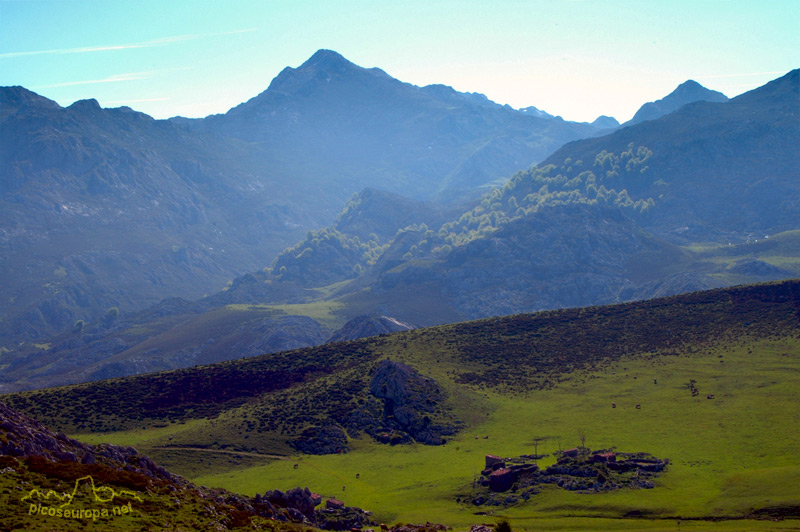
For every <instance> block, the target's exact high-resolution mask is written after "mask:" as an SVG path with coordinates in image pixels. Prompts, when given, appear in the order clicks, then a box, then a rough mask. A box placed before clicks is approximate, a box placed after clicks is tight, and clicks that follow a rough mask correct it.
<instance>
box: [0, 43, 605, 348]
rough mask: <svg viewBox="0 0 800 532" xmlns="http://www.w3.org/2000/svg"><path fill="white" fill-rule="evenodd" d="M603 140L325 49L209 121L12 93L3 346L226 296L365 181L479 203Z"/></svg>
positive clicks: (3, 240) (0, 235) (2, 119)
mask: <svg viewBox="0 0 800 532" xmlns="http://www.w3.org/2000/svg"><path fill="white" fill-rule="evenodd" d="M593 131H595V128H594V127H592V126H591V125H588V124H577V123H571V122H564V121H563V120H554V119H549V118H541V117H532V116H526V115H525V114H524V113H521V112H519V111H515V110H513V109H511V108H509V107H506V106H500V105H497V104H495V103H494V102H491V101H489V100H488V99H486V98H485V97H484V96H482V95H478V94H469V93H459V92H456V91H455V90H453V89H451V88H449V87H445V86H443V85H435V86H429V87H416V86H413V85H410V84H407V83H403V82H401V81H398V80H396V79H394V78H392V77H390V76H389V75H387V74H386V73H385V72H383V71H382V70H380V69H377V68H369V69H367V68H361V67H359V66H357V65H354V64H353V63H351V62H349V61H347V60H346V59H345V58H343V57H342V56H341V55H339V54H337V53H336V52H332V51H327V50H321V51H319V52H317V53H316V54H314V55H313V56H312V57H311V58H310V59H309V60H308V61H306V62H305V63H304V64H303V65H301V66H300V67H298V68H288V67H287V68H286V69H285V70H284V71H283V72H281V73H280V74H279V75H278V76H277V77H276V78H275V79H274V80H273V81H272V83H271V84H270V86H269V88H268V89H267V90H266V91H264V92H263V93H262V94H260V95H258V96H256V97H254V98H253V99H251V100H250V101H248V102H245V103H243V104H241V105H239V106H237V107H235V108H233V109H231V110H230V111H229V112H228V113H226V114H224V115H216V116H210V117H207V118H205V119H196V120H189V119H185V118H175V119H170V120H154V119H152V118H151V117H149V116H147V115H144V114H142V113H138V112H135V111H132V110H131V109H129V108H126V107H121V108H117V109H103V108H101V107H100V106H99V104H98V103H97V101H95V100H84V101H79V102H75V103H74V104H73V105H71V106H69V107H67V108H62V107H61V106H59V105H58V104H56V103H55V102H53V101H50V100H48V99H46V98H43V97H41V96H39V95H37V94H35V93H32V92H30V91H28V90H26V89H24V88H22V87H5V88H2V89H0V138H2V142H0V175H2V179H0V252H1V253H0V275H2V278H3V279H4V280H7V281H8V282H5V283H3V286H2V287H0V317H2V319H3V323H4V325H3V328H2V330H0V349H5V348H7V346H11V345H18V343H19V342H20V341H34V340H36V339H40V338H43V337H45V336H48V335H50V334H53V333H55V332H58V331H63V330H65V329H68V328H71V327H73V326H74V325H76V324H77V323H78V322H79V321H80V320H84V321H86V320H95V319H98V318H100V317H102V316H103V315H104V314H105V313H106V312H107V311H108V310H109V309H111V308H119V309H121V310H122V311H124V312H130V311H134V310H139V309H142V308H146V307H148V306H150V305H152V304H155V303H157V302H158V301H159V300H161V299H163V298H164V297H172V296H179V297H184V298H192V299H194V298H197V297H201V296H202V295H204V294H207V293H214V292H216V291H217V290H219V289H220V288H221V287H222V286H224V285H225V283H226V282H228V281H230V280H231V279H232V278H234V277H236V276H238V275H241V274H243V273H245V272H247V271H255V270H257V269H259V268H262V267H264V266H267V265H269V264H270V263H271V261H272V260H273V258H274V257H275V256H276V255H277V254H278V253H279V252H280V251H281V250H283V249H285V248H286V246H288V245H291V244H292V243H294V242H296V241H297V240H298V239H299V238H300V237H301V236H302V235H303V234H304V233H305V232H306V231H308V230H310V229H318V228H320V227H325V226H327V225H329V224H330V223H331V222H332V221H333V220H334V219H335V217H336V215H337V213H338V211H339V210H340V209H341V206H342V205H343V204H344V203H345V202H346V201H347V199H348V198H349V197H350V196H351V195H352V194H354V193H356V192H359V191H360V190H362V189H364V188H368V187H373V188H380V189H383V190H386V191H390V192H393V193H396V194H398V193H399V194H402V195H404V196H407V197H410V198H412V199H414V200H416V201H419V200H431V199H438V200H439V201H441V202H460V201H462V200H464V199H465V198H466V199H470V200H472V199H474V198H476V197H478V196H479V195H480V193H481V191H482V189H481V188H480V187H483V186H485V185H487V184H489V183H495V182H502V181H504V180H505V179H506V178H507V177H508V176H509V175H511V174H512V173H513V172H514V171H516V170H518V169H519V168H524V167H527V166H529V165H531V164H532V163H534V162H536V161H537V160H540V159H542V158H544V157H545V156H546V155H547V154H549V153H550V152H551V151H553V150H554V149H556V148H557V147H558V146H559V145H561V144H562V143H563V142H565V141H567V140H573V139H576V138H580V137H584V136H588V135H590V134H592V132H593ZM121 235H124V236H121Z"/></svg>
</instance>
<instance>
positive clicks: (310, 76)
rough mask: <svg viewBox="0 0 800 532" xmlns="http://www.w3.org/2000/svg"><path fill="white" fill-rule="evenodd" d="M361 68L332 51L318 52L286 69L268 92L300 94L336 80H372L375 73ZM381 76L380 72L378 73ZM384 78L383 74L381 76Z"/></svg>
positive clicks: (273, 81)
mask: <svg viewBox="0 0 800 532" xmlns="http://www.w3.org/2000/svg"><path fill="white" fill-rule="evenodd" d="M373 70H379V69H366V68H362V67H360V66H358V65H356V64H355V63H352V62H350V61H348V60H347V59H345V58H344V57H343V56H342V55H341V54H339V53H337V52H334V51H333V50H324V49H323V50H318V51H317V52H316V53H315V54H314V55H312V56H311V57H310V58H308V59H307V60H306V61H305V62H304V63H303V64H302V65H300V66H299V67H297V68H291V67H286V68H284V69H283V70H282V71H281V73H280V74H278V76H277V77H276V78H275V79H273V80H272V83H270V85H269V89H268V91H272V92H277V93H287V94H298V93H300V94H302V93H305V92H308V91H311V90H313V88H314V87H317V86H320V85H327V84H330V83H331V82H332V81H333V80H336V79H348V78H363V77H364V76H365V75H366V77H369V78H372V77H374V76H375V74H376V72H373ZM380 73H381V74H383V72H382V71H380ZM383 75H384V76H385V74H383Z"/></svg>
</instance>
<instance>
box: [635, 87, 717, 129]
mask: <svg viewBox="0 0 800 532" xmlns="http://www.w3.org/2000/svg"><path fill="white" fill-rule="evenodd" d="M727 101H728V97H727V96H725V95H724V94H722V93H721V92H718V91H713V90H709V89H707V88H705V87H703V86H702V85H700V84H699V83H697V82H696V81H694V80H691V79H690V80H688V81H685V82H683V83H681V84H680V85H678V87H677V88H676V89H675V90H674V91H672V92H671V93H669V94H668V95H667V96H665V97H664V98H662V99H660V100H656V101H654V102H648V103H646V104H644V105H642V106H641V107H640V108H639V110H638V111H636V114H634V115H633V118H631V119H630V120H629V121H628V122H626V123H625V124H624V125H627V126H629V125H633V124H638V123H639V122H644V121H645V120H655V119H656V118H661V117H662V116H664V115H666V114H669V113H672V112H674V111H677V110H678V109H680V108H681V107H683V106H684V105H686V104H688V103H694V102H718V103H719V102H727Z"/></svg>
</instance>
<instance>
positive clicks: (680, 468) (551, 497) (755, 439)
mask: <svg viewBox="0 0 800 532" xmlns="http://www.w3.org/2000/svg"><path fill="white" fill-rule="evenodd" d="M798 353H800V342H798V340H797V339H796V338H780V339H761V340H754V341H747V340H740V341H736V342H732V343H725V344H717V345H713V346H706V347H704V349H702V350H700V351H698V352H696V353H691V354H679V355H675V356H659V355H653V354H648V355H646V356H636V355H634V356H630V357H625V358H623V359H620V360H618V361H616V362H615V363H613V364H609V365H608V366H607V367H604V368H603V369H602V370H600V371H580V372H577V373H575V374H572V375H570V376H569V377H568V378H566V379H564V380H563V381H562V382H561V383H559V385H558V386H556V387H555V388H553V389H549V390H536V391H533V390H531V391H529V392H527V393H524V392H515V393H502V392H498V391H484V392H480V393H478V394H477V396H476V397H473V398H472V401H473V403H475V402H478V403H481V405H482V407H483V408H482V410H484V411H485V412H486V414H484V415H485V419H484V420H482V421H477V420H476V422H474V423H473V424H471V425H470V426H469V427H468V428H467V429H466V430H464V431H463V432H461V433H460V434H459V435H458V436H457V437H456V438H455V439H454V440H452V441H450V442H448V443H447V444H446V445H444V446H438V447H432V446H424V445H410V446H396V447H392V446H386V445H381V444H378V443H375V442H373V441H372V440H371V439H369V438H361V439H356V440H353V441H352V442H351V443H352V445H351V447H352V450H351V452H349V453H346V454H341V455H326V456H308V455H305V456H291V457H289V459H288V460H286V459H284V460H277V459H274V460H263V463H261V464H258V465H250V466H248V467H240V468H233V469H232V470H229V471H225V472H218V473H215V474H198V475H194V476H193V477H192V478H191V480H193V481H195V482H197V483H199V484H202V485H206V486H218V487H224V488H226V489H229V490H231V491H234V492H238V493H244V494H248V495H255V494H256V493H263V492H264V491H266V490H267V489H275V488H277V489H283V490H287V489H290V488H292V487H295V486H308V487H309V488H310V489H312V490H313V491H317V492H319V493H321V494H323V495H325V496H329V497H337V498H340V499H342V500H344V501H345V502H346V503H347V504H349V505H354V506H360V507H363V508H365V509H370V510H373V511H374V512H375V516H376V518H377V519H379V520H381V521H385V522H389V523H396V522H425V521H436V522H443V523H447V524H449V525H451V526H456V527H467V526H468V525H470V524H472V523H475V522H480V521H488V522H493V520H494V519H496V518H499V517H501V516H502V517H506V518H508V519H509V520H510V522H511V524H512V526H513V527H514V529H526V530H589V529H598V530H605V529H608V530H638V529H641V530H676V529H677V523H678V521H681V529H686V530H693V529H709V530H753V529H761V528H763V529H769V530H784V529H786V530H791V529H798V528H800V523H798V522H796V521H783V522H777V523H775V522H772V521H768V520H759V521H754V520H752V519H748V520H746V521H743V520H742V518H744V517H752V516H754V515H763V516H768V515H771V514H770V511H771V510H772V511H773V512H780V511H781V509H782V508H784V509H785V508H790V509H791V508H794V510H793V511H794V512H795V515H796V512H797V508H798V505H800V458H798V457H800V437H798V436H800V409H799V408H798V402H797V401H798V390H800V356H798ZM692 380H694V381H695V383H696V384H695V386H696V387H697V389H698V390H699V391H700V393H699V395H696V396H692V394H691V391H690V389H689V383H690V381H692ZM710 394H713V399H708V396H709V395H710ZM612 403H615V404H616V408H612ZM637 404H639V405H640V406H641V408H640V409H637V408H636V405H637ZM156 430H163V429H156ZM581 434H582V435H584V437H585V441H586V445H587V447H590V448H592V449H601V448H603V449H605V448H615V449H617V450H619V451H630V452H632V451H646V452H649V453H651V454H653V455H655V456H657V457H660V458H669V459H670V462H671V463H670V466H669V468H668V470H667V472H666V474H664V475H663V476H662V477H660V479H659V480H658V482H657V486H656V488H655V489H652V490H629V489H628V490H619V491H615V492H609V493H599V494H583V493H572V492H567V491H564V490H561V489H558V488H553V489H548V490H545V491H543V492H542V493H541V494H539V495H536V496H534V497H532V498H531V499H530V501H528V502H527V503H523V504H518V505H515V506H512V507H510V508H498V507H494V508H492V507H479V506H474V505H473V504H471V503H469V502H457V501H456V498H457V497H458V498H460V499H461V500H462V501H463V500H467V501H468V500H469V499H470V498H471V497H470V494H471V492H472V481H473V479H474V478H475V476H476V475H477V474H478V473H479V471H480V469H482V468H483V463H484V456H485V455H486V454H495V455H500V456H509V457H510V456H517V455H521V454H526V453H529V454H532V453H533V452H534V448H536V449H537V450H538V452H539V453H540V454H545V453H546V454H552V453H553V452H554V451H557V450H559V449H566V448H570V447H575V446H577V445H579V444H580V439H579V438H580V435H581ZM121 435H122V434H120V436H121ZM140 438H142V434H141V433H139V434H137V433H135V432H134V433H128V434H126V438H123V439H120V438H119V437H117V438H114V439H115V440H117V442H119V443H123V441H122V440H124V439H127V442H129V443H131V444H135V443H137V442H140V441H141V439H140ZM535 442H538V443H535ZM535 445H536V447H534V446H535ZM553 461H554V458H552V456H551V457H548V458H545V459H543V460H541V462H540V464H541V465H542V466H547V465H549V464H550V463H552V462H553ZM295 465H296V466H297V467H295ZM480 512H485V513H486V515H480ZM629 516H637V518H635V519H625V520H622V518H625V517H629ZM720 518H724V519H726V520H722V521H720V520H718V519H720Z"/></svg>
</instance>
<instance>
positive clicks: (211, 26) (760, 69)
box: [0, 0, 800, 122]
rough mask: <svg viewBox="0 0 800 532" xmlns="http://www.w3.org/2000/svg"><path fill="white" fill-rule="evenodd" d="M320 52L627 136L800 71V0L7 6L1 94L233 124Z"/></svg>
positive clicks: (13, 0) (144, 0)
mask: <svg viewBox="0 0 800 532" xmlns="http://www.w3.org/2000/svg"><path fill="white" fill-rule="evenodd" d="M323 48H325V49H330V50H335V51H337V52H339V53H340V54H342V55H343V56H344V57H346V58H347V59H349V60H350V61H352V62H353V63H355V64H357V65H360V66H363V67H379V68H381V69H383V70H384V71H386V72H387V73H388V74H389V75H391V76H393V77H395V78H397V79H399V80H401V81H405V82H407V83H412V84H414V85H419V86H424V85H428V84H432V83H441V84H445V85H450V86H451V87H453V88H455V89H456V90H459V91H463V92H479V93H482V94H485V95H486V96H487V97H488V98H490V99H491V100H493V101H495V102H497V103H500V104H508V105H510V106H512V107H514V108H522V107H528V106H535V107H537V108H539V109H542V110H544V111H546V112H548V113H551V114H553V115H559V116H562V117H564V118H565V119H566V120H574V121H592V120H594V119H595V118H597V117H598V116H600V115H608V116H613V117H615V118H617V119H618V120H619V121H620V122H624V121H625V120H628V119H630V118H631V117H632V116H633V114H634V113H635V112H636V110H637V109H638V108H639V107H640V106H641V105H642V104H643V103H645V102H648V101H654V100H657V99H659V98H662V97H664V96H666V95H667V94H669V93H670V92H671V91H672V90H674V89H675V87H677V86H678V85H679V84H680V83H682V82H684V81H686V80H688V79H694V80H695V81H697V82H699V83H701V84H702V85H704V86H705V87H708V88H710V89H714V90H718V91H721V92H723V93H724V94H726V95H727V96H729V97H733V96H736V95H738V94H741V93H742V92H746V91H748V90H751V89H753V88H756V87H758V86H761V85H763V84H764V83H766V82H768V81H770V80H772V79H775V78H777V77H780V76H781V75H783V74H785V73H786V72H788V71H790V70H793V69H795V68H798V67H800V0H747V1H740V0H491V1H485V0H424V1H417V0H397V1H392V0H370V1H362V0H287V1H284V0H259V1H255V0H219V1H212V0H191V1H184V0H156V1H151V0H136V1H126V0H55V1H54V0H0V85H3V86H9V85H22V86H23V87H25V88H27V89H30V90H32V91H34V92H36V93H38V94H41V95H42V96H45V97H47V98H50V99H52V100H55V101H56V102H58V103H59V104H60V105H62V106H67V105H70V104H72V103H73V102H75V101H77V100H81V99H87V98H94V99H96V100H98V101H99V102H100V105H102V106H103V107H119V106H129V107H132V108H133V109H136V110H137V111H141V112H144V113H147V114H149V115H151V116H153V117H155V118H168V117H171V116H178V115H180V116H187V117H202V116H207V115H210V114H215V113H224V112H226V111H227V110H228V109H230V108H231V107H234V106H236V105H238V104H240V103H242V102H244V101H247V100H248V99H250V98H252V97H254V96H256V95H258V94H259V93H261V92H262V91H264V90H266V88H267V87H268V86H269V83H270V81H271V80H272V79H273V78H274V77H275V76H277V75H278V74H279V73H280V71H281V70H283V69H284V68H285V67H287V66H289V67H298V66H300V65H301V64H302V63H303V62H304V61H305V60H306V59H308V58H309V57H310V56H311V55H313V53H314V52H315V51H317V50H318V49H323Z"/></svg>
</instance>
